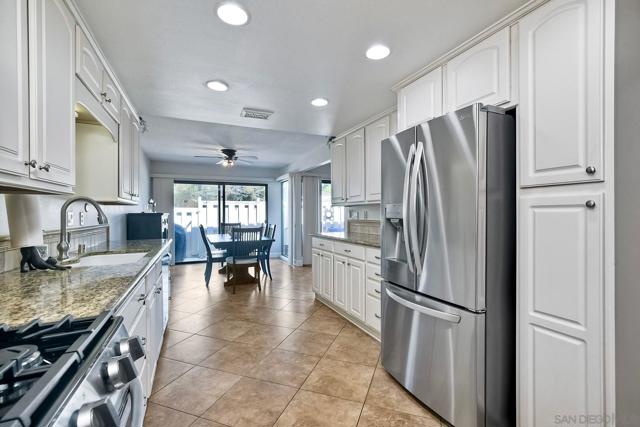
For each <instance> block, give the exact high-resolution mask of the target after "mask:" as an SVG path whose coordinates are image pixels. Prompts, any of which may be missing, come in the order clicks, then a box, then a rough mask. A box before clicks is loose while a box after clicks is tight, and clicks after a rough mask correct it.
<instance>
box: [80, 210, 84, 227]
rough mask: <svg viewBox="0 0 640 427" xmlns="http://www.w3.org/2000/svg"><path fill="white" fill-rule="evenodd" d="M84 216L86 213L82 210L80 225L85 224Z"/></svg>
mask: <svg viewBox="0 0 640 427" xmlns="http://www.w3.org/2000/svg"><path fill="white" fill-rule="evenodd" d="M84 217H85V213H84V212H82V211H81V212H80V218H79V219H80V225H81V226H83V225H84Z"/></svg>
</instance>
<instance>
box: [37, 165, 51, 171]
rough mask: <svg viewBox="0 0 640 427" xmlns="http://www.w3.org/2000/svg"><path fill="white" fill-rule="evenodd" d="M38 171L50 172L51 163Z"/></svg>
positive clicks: (40, 167)
mask: <svg viewBox="0 0 640 427" xmlns="http://www.w3.org/2000/svg"><path fill="white" fill-rule="evenodd" d="M38 169H40V170H41V171H45V172H49V171H50V170H51V165H50V164H49V163H45V165H44V166H39V167H38Z"/></svg>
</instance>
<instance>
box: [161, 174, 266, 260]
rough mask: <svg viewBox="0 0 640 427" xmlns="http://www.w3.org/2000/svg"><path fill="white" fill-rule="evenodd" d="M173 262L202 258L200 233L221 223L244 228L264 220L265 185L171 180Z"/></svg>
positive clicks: (211, 232)
mask: <svg viewBox="0 0 640 427" xmlns="http://www.w3.org/2000/svg"><path fill="white" fill-rule="evenodd" d="M173 198H174V209H173V218H174V224H175V235H174V236H175V237H174V239H175V247H176V254H175V257H176V262H177V263H182V262H200V261H205V260H206V258H207V252H206V249H205V245H204V240H203V239H202V236H201V233H200V225H202V227H203V228H204V230H205V233H206V234H214V233H217V232H218V230H219V227H220V224H221V223H225V222H238V223H240V224H242V226H244V227H251V226H253V227H255V226H260V225H262V224H263V223H265V222H267V198H268V194H267V185H265V184H225V183H209V182H175V183H174V185H173Z"/></svg>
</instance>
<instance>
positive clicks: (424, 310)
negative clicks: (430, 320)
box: [385, 287, 460, 323]
mask: <svg viewBox="0 0 640 427" xmlns="http://www.w3.org/2000/svg"><path fill="white" fill-rule="evenodd" d="M385 292H386V293H387V296H388V297H389V298H391V299H392V300H394V301H395V302H397V303H398V304H400V305H402V306H404V307H406V308H408V309H411V310H415V311H417V312H418V313H421V314H424V315H426V316H429V317H435V318H437V319H441V320H445V321H447V322H451V323H460V316H458V315H457V314H451V313H447V312H444V311H440V310H434V309H433V308H429V307H425V306H423V305H420V304H416V303H415V302H412V301H408V300H406V299H404V298H402V297H400V296H399V295H398V294H396V293H395V292H393V291H391V290H390V289H389V288H386V287H385Z"/></svg>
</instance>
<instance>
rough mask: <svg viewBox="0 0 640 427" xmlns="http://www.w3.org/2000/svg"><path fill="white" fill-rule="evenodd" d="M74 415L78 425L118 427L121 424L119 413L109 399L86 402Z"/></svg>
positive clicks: (86, 426)
mask: <svg viewBox="0 0 640 427" xmlns="http://www.w3.org/2000/svg"><path fill="white" fill-rule="evenodd" d="M73 416H74V418H75V426H76V427H118V425H119V423H118V414H117V413H116V410H115V409H114V407H113V405H112V404H111V403H110V402H109V401H108V400H107V399H102V400H98V401H97V402H91V403H86V404H84V405H82V407H80V409H78V410H77V411H76V412H75V413H74V415H73ZM71 425H74V424H73V423H72V424H71Z"/></svg>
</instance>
